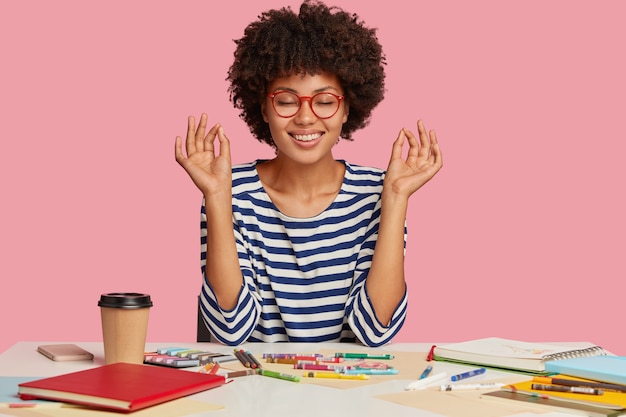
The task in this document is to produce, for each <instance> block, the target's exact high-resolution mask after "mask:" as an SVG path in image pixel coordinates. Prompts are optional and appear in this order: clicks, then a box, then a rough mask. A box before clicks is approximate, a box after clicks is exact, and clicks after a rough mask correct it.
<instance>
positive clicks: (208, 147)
mask: <svg viewBox="0 0 626 417" xmlns="http://www.w3.org/2000/svg"><path fill="white" fill-rule="evenodd" d="M219 128H220V124H219V123H216V124H215V125H213V127H212V128H211V129H209V132H208V133H207V134H206V136H205V137H204V139H203V142H202V146H203V147H204V150H205V151H206V152H214V150H215V145H214V142H215V137H216V136H217V132H218V130H219Z"/></svg>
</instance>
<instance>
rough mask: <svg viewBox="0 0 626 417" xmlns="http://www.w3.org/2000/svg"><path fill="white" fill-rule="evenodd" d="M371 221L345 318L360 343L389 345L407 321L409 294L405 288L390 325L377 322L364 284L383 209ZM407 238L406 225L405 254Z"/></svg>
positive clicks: (377, 211)
mask: <svg viewBox="0 0 626 417" xmlns="http://www.w3.org/2000/svg"><path fill="white" fill-rule="evenodd" d="M372 218H373V219H374V221H372V223H371V225H370V228H369V230H368V236H367V238H366V239H365V241H364V242H363V245H362V247H361V250H360V252H359V256H358V260H357V265H356V270H355V277H354V285H353V286H352V290H351V292H350V297H349V298H348V301H347V303H346V317H347V319H348V323H349V325H350V328H351V329H352V331H353V332H354V334H355V335H356V337H357V338H358V339H359V340H360V341H361V343H363V344H365V345H367V346H372V347H377V346H382V345H384V344H387V343H389V342H390V341H391V339H393V337H394V336H395V335H396V334H397V333H398V331H400V329H401V328H402V325H403V324H404V320H405V319H406V313H407V302H408V294H407V289H406V287H405V290H404V295H403V296H402V299H401V300H400V302H399V303H398V305H397V306H396V309H395V311H394V313H393V315H392V317H391V321H390V322H389V323H388V324H383V323H381V322H380V321H378V319H377V318H376V314H375V313H374V307H373V306H372V303H371V300H370V297H369V294H368V293H367V288H366V286H365V282H366V280H367V276H368V274H369V271H370V267H371V265H372V258H373V256H374V248H375V246H376V239H377V238H378V226H379V223H380V206H379V207H378V209H377V210H376V212H375V215H374V216H372ZM406 238H407V227H406V222H405V225H404V247H405V253H406Z"/></svg>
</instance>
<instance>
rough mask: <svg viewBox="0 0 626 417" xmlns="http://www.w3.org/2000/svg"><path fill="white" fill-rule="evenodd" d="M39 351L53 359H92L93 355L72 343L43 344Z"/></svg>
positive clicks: (38, 348) (38, 347)
mask: <svg viewBox="0 0 626 417" xmlns="http://www.w3.org/2000/svg"><path fill="white" fill-rule="evenodd" d="M37 351H38V352H39V353H41V354H42V355H44V356H46V357H47V358H49V359H52V360H53V361H59V362H61V361H86V360H92V359H93V355H92V354H91V353H90V352H87V351H86V350H85V349H83V348H81V347H80V346H77V345H75V344H72V343H66V344H56V345H41V346H37Z"/></svg>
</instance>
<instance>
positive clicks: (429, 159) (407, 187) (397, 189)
mask: <svg viewBox="0 0 626 417" xmlns="http://www.w3.org/2000/svg"><path fill="white" fill-rule="evenodd" d="M417 130H418V133H419V141H418V140H417V138H416V137H415V135H414V134H413V132H411V131H410V130H408V129H405V128H403V129H402V130H400V133H399V134H398V138H397V139H396V140H395V142H394V143H393V148H392V151H391V159H390V161H389V167H388V168H387V173H386V174H385V183H384V190H385V192H391V193H394V194H396V195H400V196H403V197H405V198H407V199H408V198H409V197H410V196H411V194H413V193H414V192H415V191H417V190H419V189H420V187H421V186H422V185H424V184H426V183H427V182H428V181H429V180H430V179H431V178H432V177H434V176H435V174H436V173H437V172H438V171H439V170H440V169H441V167H442V166H443V159H442V155H441V150H440V149H439V144H438V143H437V135H436V134H435V131H434V130H431V131H430V132H429V133H427V132H426V129H425V128H424V123H423V122H422V121H421V120H418V121H417ZM405 139H406V140H407V141H408V142H409V152H408V154H407V157H406V160H403V159H402V146H403V145H404V141H405Z"/></svg>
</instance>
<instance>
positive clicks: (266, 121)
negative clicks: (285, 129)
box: [261, 100, 269, 123]
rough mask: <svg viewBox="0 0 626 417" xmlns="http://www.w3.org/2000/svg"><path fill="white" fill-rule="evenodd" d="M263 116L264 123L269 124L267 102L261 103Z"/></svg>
mask: <svg viewBox="0 0 626 417" xmlns="http://www.w3.org/2000/svg"><path fill="white" fill-rule="evenodd" d="M261 115H262V116H263V121H264V122H265V123H269V121H268V119H267V106H266V105H265V100H264V101H262V102H261Z"/></svg>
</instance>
